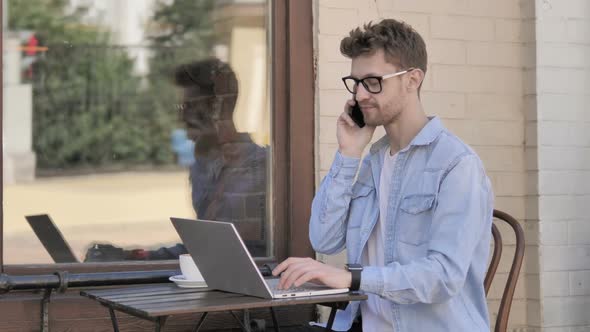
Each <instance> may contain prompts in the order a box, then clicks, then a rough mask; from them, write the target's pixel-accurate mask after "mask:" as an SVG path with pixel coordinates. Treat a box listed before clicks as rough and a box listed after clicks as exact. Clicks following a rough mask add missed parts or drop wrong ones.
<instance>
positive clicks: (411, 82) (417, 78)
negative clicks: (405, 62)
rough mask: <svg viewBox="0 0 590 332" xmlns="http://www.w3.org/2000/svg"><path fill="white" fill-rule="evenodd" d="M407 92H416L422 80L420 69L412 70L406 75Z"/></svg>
mask: <svg viewBox="0 0 590 332" xmlns="http://www.w3.org/2000/svg"><path fill="white" fill-rule="evenodd" d="M407 75H408V85H407V88H408V91H417V90H418V88H419V87H420V85H421V84H422V81H423V80H424V72H423V71H422V69H420V68H416V69H413V70H412V71H410V72H409V73H408V74H407Z"/></svg>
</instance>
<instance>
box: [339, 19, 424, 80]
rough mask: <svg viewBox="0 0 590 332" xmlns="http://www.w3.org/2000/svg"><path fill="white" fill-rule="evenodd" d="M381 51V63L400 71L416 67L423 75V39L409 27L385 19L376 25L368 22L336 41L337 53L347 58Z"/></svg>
mask: <svg viewBox="0 0 590 332" xmlns="http://www.w3.org/2000/svg"><path fill="white" fill-rule="evenodd" d="M378 49H383V51H384V52H385V60H386V61H387V62H389V63H391V64H393V65H396V66H399V67H400V69H408V68H420V69H422V71H423V72H424V73H426V65H427V61H428V59H427V54H426V44H425V43H424V39H422V37H421V36H420V34H419V33H418V32H416V30H414V29H413V28H412V27H411V26H410V25H409V24H407V23H404V22H401V21H397V20H394V19H385V20H382V21H381V22H379V23H377V24H373V23H371V22H369V23H368V24H365V25H364V26H363V27H362V29H361V28H360V27H359V28H356V29H354V30H352V31H350V33H349V35H348V37H345V38H344V39H342V41H341V42H340V52H341V53H342V55H344V56H346V57H347V58H351V59H352V58H355V57H357V56H360V55H363V54H372V53H374V52H375V51H377V50H378Z"/></svg>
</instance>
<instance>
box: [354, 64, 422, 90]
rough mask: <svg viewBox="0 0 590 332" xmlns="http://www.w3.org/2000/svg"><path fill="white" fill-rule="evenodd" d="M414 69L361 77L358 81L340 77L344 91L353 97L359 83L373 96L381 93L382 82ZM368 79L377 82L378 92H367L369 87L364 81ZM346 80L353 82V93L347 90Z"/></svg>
mask: <svg viewBox="0 0 590 332" xmlns="http://www.w3.org/2000/svg"><path fill="white" fill-rule="evenodd" d="M414 69H416V68H414V67H410V68H408V69H406V70H402V71H398V72H395V73H391V74H386V75H382V76H367V77H363V78H361V79H358V78H356V77H353V76H352V75H349V76H345V77H342V83H344V87H345V88H346V90H348V92H350V93H352V94H353V95H356V91H357V90H358V86H359V83H361V84H362V85H363V87H364V88H365V90H366V91H367V92H369V93H372V94H374V95H375V94H378V93H381V92H382V91H383V83H382V82H383V81H384V80H386V79H388V78H392V77H396V76H400V75H403V74H406V73H409V72H411V71H412V70H414ZM369 78H374V79H377V81H378V82H379V91H377V92H373V91H371V90H369V87H368V86H367V84H366V83H365V80H366V79H369ZM347 79H352V80H353V81H354V86H355V87H356V89H354V90H355V91H354V92H353V91H350V89H349V88H348V85H347V84H346V80H347Z"/></svg>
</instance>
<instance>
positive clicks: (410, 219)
mask: <svg viewBox="0 0 590 332" xmlns="http://www.w3.org/2000/svg"><path fill="white" fill-rule="evenodd" d="M439 180H440V173H439V172H426V173H424V175H423V177H422V181H421V184H420V185H419V188H420V189H419V190H417V191H418V192H419V193H416V194H408V195H405V196H404V197H403V198H402V200H401V202H400V213H399V216H398V217H399V219H398V229H397V231H398V236H397V239H398V240H399V241H400V242H402V243H406V244H411V245H415V246H419V245H422V244H424V243H426V242H428V240H429V234H430V227H431V225H432V217H433V210H434V207H435V205H436V202H437V198H438V188H439Z"/></svg>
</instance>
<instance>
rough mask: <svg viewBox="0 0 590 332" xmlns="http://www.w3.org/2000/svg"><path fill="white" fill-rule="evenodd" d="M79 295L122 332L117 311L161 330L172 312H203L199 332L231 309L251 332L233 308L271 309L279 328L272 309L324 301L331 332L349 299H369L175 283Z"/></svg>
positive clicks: (245, 329)
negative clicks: (278, 295) (258, 293)
mask: <svg viewBox="0 0 590 332" xmlns="http://www.w3.org/2000/svg"><path fill="white" fill-rule="evenodd" d="M80 294H81V295H82V296H86V297H89V298H91V299H93V300H96V301H98V302H100V303H101V304H102V305H104V306H106V307H107V308H108V309H109V313H110V315H111V321H112V323H113V331H115V332H118V331H119V326H118V322H117V316H116V315H115V310H117V311H121V312H124V313H126V314H129V315H132V316H136V317H139V318H142V319H146V320H149V321H152V322H154V323H155V331H157V332H159V331H161V330H162V328H163V327H164V324H165V323H166V319H167V318H168V317H169V316H171V315H179V314H187V313H203V314H202V315H201V318H200V319H199V321H198V322H197V325H196V326H195V329H194V331H195V332H196V331H199V329H200V328H201V326H202V325H203V323H204V321H205V318H206V317H207V314H208V313H209V312H214V311H229V312H230V313H231V314H232V316H234V318H235V319H236V320H237V321H238V323H239V324H240V327H241V328H242V329H243V330H244V331H249V326H246V325H244V324H243V323H242V321H241V320H240V319H239V318H238V317H237V316H236V314H235V313H234V312H233V311H234V310H247V309H254V308H269V309H270V311H271V315H272V320H273V324H274V326H275V331H279V324H278V322H277V318H276V315H275V313H274V310H273V308H274V307H280V306H292V305H299V304H322V305H326V306H329V307H331V308H332V310H331V312H330V318H329V319H328V325H327V326H326V330H328V331H331V330H332V324H333V323H334V317H335V315H336V310H337V309H344V308H345V307H346V305H347V304H348V302H349V301H361V300H366V299H367V296H366V295H364V294H359V293H343V294H334V295H322V296H309V297H299V298H289V299H262V298H257V297H252V296H246V295H242V294H236V293H228V292H222V291H215V290H211V289H209V288H179V287H177V286H176V285H174V284H154V285H144V286H126V287H121V288H110V289H102V290H88V291H81V292H80Z"/></svg>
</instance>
